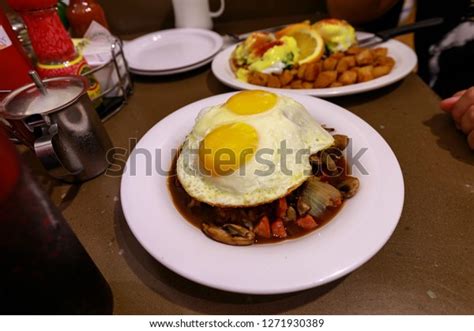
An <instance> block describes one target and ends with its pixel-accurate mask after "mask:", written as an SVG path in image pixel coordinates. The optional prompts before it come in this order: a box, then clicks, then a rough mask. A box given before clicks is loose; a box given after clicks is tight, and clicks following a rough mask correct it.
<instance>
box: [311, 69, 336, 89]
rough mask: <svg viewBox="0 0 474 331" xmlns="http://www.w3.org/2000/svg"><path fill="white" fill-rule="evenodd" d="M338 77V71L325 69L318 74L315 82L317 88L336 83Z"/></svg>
mask: <svg viewBox="0 0 474 331" xmlns="http://www.w3.org/2000/svg"><path fill="white" fill-rule="evenodd" d="M336 79H337V71H336V70H330V71H323V72H321V73H320V74H319V75H318V78H316V81H315V82H314V87H315V88H324V87H328V86H329V85H331V84H332V83H334V82H335V81H336Z"/></svg>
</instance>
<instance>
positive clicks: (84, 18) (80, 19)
mask: <svg viewBox="0 0 474 331" xmlns="http://www.w3.org/2000/svg"><path fill="white" fill-rule="evenodd" d="M67 18H68V20H69V23H70V24H71V31H72V36H73V37H77V38H81V37H83V36H84V34H85V33H86V31H87V29H88V28H89V26H90V25H91V23H92V22H93V21H96V22H97V23H99V24H100V25H102V26H103V27H105V28H107V29H108V28H109V25H108V23H107V19H106V18H105V14H104V10H103V9H102V7H101V5H100V4H99V3H98V2H97V1H95V0H71V1H70V2H69V7H68V9H67Z"/></svg>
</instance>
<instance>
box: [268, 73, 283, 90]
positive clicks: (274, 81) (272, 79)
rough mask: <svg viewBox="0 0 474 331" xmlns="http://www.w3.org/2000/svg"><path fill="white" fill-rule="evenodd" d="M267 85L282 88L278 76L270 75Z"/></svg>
mask: <svg viewBox="0 0 474 331" xmlns="http://www.w3.org/2000/svg"><path fill="white" fill-rule="evenodd" d="M267 86H268V87H274V88H280V87H281V82H280V79H278V77H277V76H274V75H268V81H267Z"/></svg>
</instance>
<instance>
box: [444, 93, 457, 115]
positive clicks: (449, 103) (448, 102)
mask: <svg viewBox="0 0 474 331" xmlns="http://www.w3.org/2000/svg"><path fill="white" fill-rule="evenodd" d="M460 98H461V96H460V95H458V96H452V97H450V98H447V99H444V100H441V102H440V103H439V106H440V108H441V109H442V110H444V111H446V112H449V111H451V110H452V109H453V106H454V105H455V104H456V102H458V100H459V99H460Z"/></svg>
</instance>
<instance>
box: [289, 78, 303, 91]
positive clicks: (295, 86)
mask: <svg viewBox="0 0 474 331" xmlns="http://www.w3.org/2000/svg"><path fill="white" fill-rule="evenodd" d="M290 87H291V88H293V89H301V88H303V81H302V80H300V79H296V80H294V81H292V82H291V84H290Z"/></svg>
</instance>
